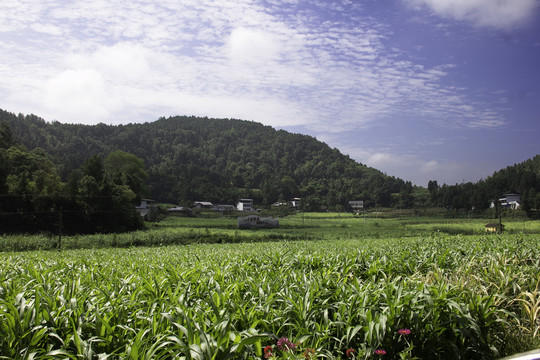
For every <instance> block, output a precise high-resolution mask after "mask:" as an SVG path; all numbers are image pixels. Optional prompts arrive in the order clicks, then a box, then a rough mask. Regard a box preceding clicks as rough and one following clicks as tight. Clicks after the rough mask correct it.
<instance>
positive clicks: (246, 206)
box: [236, 199, 255, 211]
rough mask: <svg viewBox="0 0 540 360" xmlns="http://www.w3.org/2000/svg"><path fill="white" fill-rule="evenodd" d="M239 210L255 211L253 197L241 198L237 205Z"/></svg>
mask: <svg viewBox="0 0 540 360" xmlns="http://www.w3.org/2000/svg"><path fill="white" fill-rule="evenodd" d="M236 209H237V210H238V211H255V209H254V208H253V199H240V200H239V201H238V204H237V205H236Z"/></svg>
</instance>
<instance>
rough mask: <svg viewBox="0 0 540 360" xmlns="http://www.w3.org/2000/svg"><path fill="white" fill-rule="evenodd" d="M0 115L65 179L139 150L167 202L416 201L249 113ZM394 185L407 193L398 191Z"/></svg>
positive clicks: (150, 184) (315, 204) (154, 193)
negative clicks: (131, 118)
mask: <svg viewBox="0 0 540 360" xmlns="http://www.w3.org/2000/svg"><path fill="white" fill-rule="evenodd" d="M0 116H1V118H0V120H3V121H5V122H7V123H8V124H9V125H10V126H11V128H12V129H13V134H14V137H15V138H16V139H17V140H18V141H20V142H21V143H22V144H24V145H25V146H26V147H27V148H29V149H33V148H41V149H44V150H45V151H46V152H47V153H48V154H50V155H51V157H52V158H53V159H54V160H55V163H56V164H57V168H58V173H59V176H60V177H61V178H62V179H66V178H67V176H68V174H69V173H71V172H72V171H73V170H74V169H77V168H78V167H80V164H81V163H83V162H84V159H85V157H86V156H87V154H98V155H100V156H102V157H104V156H106V154H108V153H110V152H112V151H117V150H121V151H124V152H126V153H130V154H133V155H135V156H136V157H137V158H140V159H142V160H143V162H144V165H145V170H146V171H147V173H148V181H147V183H146V184H147V189H148V193H149V194H150V195H151V197H152V198H154V199H155V200H158V201H161V202H169V203H175V204H176V203H179V204H183V205H188V204H191V203H192V202H193V201H197V200H206V201H212V202H218V203H230V204H234V203H236V201H237V200H238V199H239V198H246V197H247V198H252V199H254V200H255V202H256V203H257V204H260V205H262V206H264V205H270V204H272V203H274V202H276V201H280V200H290V198H292V197H301V198H302V199H303V204H304V207H305V209H306V210H321V209H339V208H346V206H347V204H348V201H349V200H364V201H365V204H366V205H367V206H379V207H391V206H394V205H396V206H397V204H398V202H399V201H401V202H403V205H404V206H409V205H410V206H412V200H411V199H412V195H411V194H412V191H413V186H412V184H411V183H410V182H405V181H403V180H401V179H398V178H395V177H391V176H387V175H385V174H383V173H382V172H380V171H378V170H376V169H373V168H370V167H367V166H365V165H363V164H359V163H357V162H356V161H354V160H352V159H350V158H349V157H348V156H346V155H343V154H341V153H340V152H339V151H338V150H337V149H332V148H330V147H329V146H328V145H326V144H324V143H322V142H320V141H318V140H316V139H315V138H313V137H311V136H307V135H300V134H292V133H289V132H286V131H283V130H276V129H273V128H272V127H270V126H264V125H262V124H259V123H255V122H251V121H243V120H235V119H209V118H198V117H186V116H176V117H170V118H160V119H158V120H157V121H154V122H150V123H144V124H127V125H105V124H98V125H93V126H88V125H80V124H61V123H59V122H55V121H53V122H51V123H48V122H46V121H44V120H43V119H41V118H39V117H37V116H35V115H26V116H24V115H22V114H19V115H15V114H11V113H8V112H5V111H4V112H1V113H0ZM396 193H397V194H403V195H404V196H402V197H401V198H398V199H397V198H396V197H395V196H393V194H396Z"/></svg>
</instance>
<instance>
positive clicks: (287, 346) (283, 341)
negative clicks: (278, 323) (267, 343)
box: [277, 337, 296, 351]
mask: <svg viewBox="0 0 540 360" xmlns="http://www.w3.org/2000/svg"><path fill="white" fill-rule="evenodd" d="M277 347H278V349H279V350H281V351H287V350H294V349H296V345H295V344H294V343H292V342H290V341H289V339H288V338H286V337H282V338H279V340H278V341H277Z"/></svg>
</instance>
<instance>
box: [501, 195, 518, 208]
mask: <svg viewBox="0 0 540 360" xmlns="http://www.w3.org/2000/svg"><path fill="white" fill-rule="evenodd" d="M499 202H500V204H501V206H502V207H503V208H510V209H512V210H516V209H518V208H519V207H520V205H521V196H520V195H519V194H504V195H503V196H502V197H501V198H500V199H499Z"/></svg>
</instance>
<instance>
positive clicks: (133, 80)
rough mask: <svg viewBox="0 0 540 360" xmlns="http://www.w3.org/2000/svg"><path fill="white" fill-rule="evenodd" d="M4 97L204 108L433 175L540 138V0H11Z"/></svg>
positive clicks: (508, 155) (528, 146)
mask: <svg viewBox="0 0 540 360" xmlns="http://www.w3.org/2000/svg"><path fill="white" fill-rule="evenodd" d="M0 49H1V54H2V55H1V56H0V79H1V81H0V108H2V109H4V110H7V111H10V112H13V113H16V114H17V113H23V114H30V113H33V114H35V115H38V116H40V117H42V118H44V119H45V120H47V121H59V122H62V123H82V124H97V123H105V124H113V125H116V124H127V123H142V122H151V121H155V120H157V119H158V118H160V117H163V116H164V117H168V116H175V115H188V116H190V115H195V116H201V117H205V116H207V117H213V118H235V119H243V120H250V121H255V122H260V123H263V124H265V125H270V126H273V127H275V128H277V129H284V130H287V131H290V132H294V133H301V134H307V135H311V136H314V137H316V138H317V139H319V140H321V141H324V142H325V143H327V144H328V145H330V146H331V147H333V148H337V149H339V150H340V151H341V152H342V153H344V154H347V155H349V156H350V157H351V158H353V159H355V160H357V161H358V162H360V163H362V164H365V165H368V166H371V167H374V168H376V169H378V170H381V171H383V172H384V173H386V174H387V175H391V176H395V177H399V178H401V179H403V180H405V181H411V182H412V183H413V184H416V185H419V186H424V187H426V186H427V184H428V181H429V180H436V181H437V182H438V183H439V184H440V185H441V184H449V185H453V184H456V183H462V182H469V181H471V182H476V181H478V180H480V179H483V178H484V179H485V178H486V177H488V176H490V175H492V174H493V172H495V171H498V170H500V169H503V168H505V167H507V166H510V165H513V164H515V163H520V162H523V161H525V160H527V159H529V158H531V157H533V156H535V155H537V154H540V140H539V139H540V0H342V1H332V0H312V1H302V0H260V1H259V0H215V1H206V0H202V1H197V0H159V1H154V0H145V1H143V0H131V1H124V0H92V1H87V0H84V1H81V0H66V1H63V0H47V1H44V0H16V1H13V0H0Z"/></svg>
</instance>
